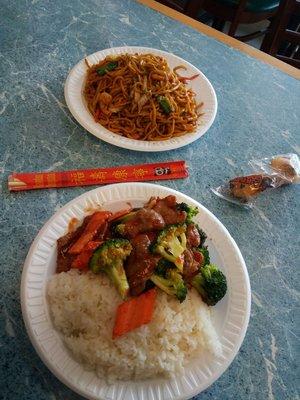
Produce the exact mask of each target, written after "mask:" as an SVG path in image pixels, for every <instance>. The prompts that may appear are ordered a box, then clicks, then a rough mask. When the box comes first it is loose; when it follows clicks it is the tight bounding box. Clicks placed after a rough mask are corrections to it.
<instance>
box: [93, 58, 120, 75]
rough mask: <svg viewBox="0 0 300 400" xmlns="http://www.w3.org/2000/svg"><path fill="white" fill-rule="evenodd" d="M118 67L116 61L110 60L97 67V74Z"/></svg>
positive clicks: (103, 73)
mask: <svg viewBox="0 0 300 400" xmlns="http://www.w3.org/2000/svg"><path fill="white" fill-rule="evenodd" d="M117 67H118V62H117V61H111V62H109V63H108V64H106V65H104V66H103V67H100V68H98V69H97V74H98V75H100V76H103V75H105V74H106V73H107V72H109V71H113V70H114V69H116V68H117Z"/></svg>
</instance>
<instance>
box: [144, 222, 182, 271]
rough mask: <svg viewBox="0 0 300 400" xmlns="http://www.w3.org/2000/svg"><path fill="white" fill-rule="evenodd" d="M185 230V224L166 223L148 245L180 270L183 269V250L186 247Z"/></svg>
mask: <svg viewBox="0 0 300 400" xmlns="http://www.w3.org/2000/svg"><path fill="white" fill-rule="evenodd" d="M185 231H186V225H185V224H178V225H168V226H167V227H166V228H165V229H163V230H162V231H161V232H160V234H159V235H158V237H157V239H156V241H155V242H154V243H153V244H152V245H151V246H150V251H152V252H153V253H157V254H160V255H161V256H162V257H163V258H165V259H166V260H168V261H170V262H171V263H173V264H175V266H176V267H177V268H178V269H179V271H180V272H182V271H183V262H184V255H183V252H184V251H185V249H186V236H185Z"/></svg>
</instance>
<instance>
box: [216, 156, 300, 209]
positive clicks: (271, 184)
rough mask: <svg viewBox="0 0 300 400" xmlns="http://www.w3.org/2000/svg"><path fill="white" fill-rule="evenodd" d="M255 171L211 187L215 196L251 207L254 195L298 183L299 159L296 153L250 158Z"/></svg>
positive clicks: (299, 180) (299, 176)
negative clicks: (258, 158) (257, 158)
mask: <svg viewBox="0 0 300 400" xmlns="http://www.w3.org/2000/svg"><path fill="white" fill-rule="evenodd" d="M249 165H250V166H251V167H252V169H253V170H254V171H255V173H253V174H251V175H246V176H238V177H236V178H233V179H230V180H229V181H228V182H226V183H225V184H224V185H221V186H219V187H217V188H214V189H212V191H213V193H215V194H216V195H217V196H219V197H221V198H222V199H225V200H227V201H230V202H231V203H234V204H238V205H242V206H244V207H252V206H253V204H254V202H255V199H256V197H257V196H258V195H259V194H260V193H262V192H264V191H265V190H268V189H276V188H278V187H280V186H283V185H290V184H299V183H300V161H299V157H298V155H297V154H280V155H277V156H273V157H270V158H263V159H261V160H251V161H250V162H249Z"/></svg>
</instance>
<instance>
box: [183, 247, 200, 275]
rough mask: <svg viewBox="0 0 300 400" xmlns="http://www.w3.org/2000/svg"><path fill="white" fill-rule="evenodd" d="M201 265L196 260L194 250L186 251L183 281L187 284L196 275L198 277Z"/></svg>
mask: <svg viewBox="0 0 300 400" xmlns="http://www.w3.org/2000/svg"><path fill="white" fill-rule="evenodd" d="M199 254H201V253H199ZM201 255H202V254H201ZM200 265H201V264H200V263H199V262H198V261H196V260H195V259H194V255H193V252H192V250H189V249H186V250H185V251H184V264H183V279H184V280H185V281H186V282H188V281H190V280H191V279H192V278H193V277H194V276H195V275H197V273H198V271H199V267H200Z"/></svg>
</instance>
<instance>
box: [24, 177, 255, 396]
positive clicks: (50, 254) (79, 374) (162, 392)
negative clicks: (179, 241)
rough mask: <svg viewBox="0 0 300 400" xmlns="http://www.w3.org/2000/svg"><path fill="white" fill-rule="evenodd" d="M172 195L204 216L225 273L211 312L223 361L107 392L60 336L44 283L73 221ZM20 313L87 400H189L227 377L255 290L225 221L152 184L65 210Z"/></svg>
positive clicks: (31, 256) (40, 249)
mask: <svg viewBox="0 0 300 400" xmlns="http://www.w3.org/2000/svg"><path fill="white" fill-rule="evenodd" d="M169 194H174V195H176V197H177V200H178V201H179V202H182V201H184V202H187V203H189V204H191V205H193V206H198V207H199V209H200V213H199V215H198V216H197V217H196V221H197V222H198V223H199V225H200V226H201V227H202V228H203V229H204V230H205V231H206V233H207V235H208V246H209V250H210V253H211V258H212V261H213V262H215V263H217V264H218V265H219V266H220V267H221V268H222V270H223V271H224V272H225V274H226V276H227V279H228V292H227V294H226V296H225V297H224V299H223V300H222V301H221V302H219V303H218V304H217V306H215V307H214V308H213V322H214V325H215V327H216V330H217V333H218V335H219V338H220V341H221V343H222V347H223V356H222V357H221V358H218V359H217V358H215V357H213V356H212V355H210V354H209V353H204V354H203V355H202V356H201V359H196V360H194V361H192V362H190V364H188V365H187V367H186V369H185V374H184V375H181V376H177V377H176V378H174V379H151V380H146V381H139V382H119V383H116V384H114V385H111V386H108V385H107V384H106V383H105V382H104V381H103V380H101V379H99V378H97V377H96V375H95V374H94V373H93V372H87V371H85V370H84V369H83V368H82V366H81V365H80V364H78V363H77V362H76V361H74V360H73V358H72V356H71V355H70V353H69V352H68V351H67V349H66V347H65V346H64V344H63V341H62V339H61V337H60V335H59V334H58V332H56V331H55V329H54V327H53V324H52V321H51V318H50V315H49V309H48V304H47V298H46V284H47V281H48V279H49V277H50V276H51V275H52V274H54V272H55V263H56V240H57V239H58V238H59V237H60V236H62V235H64V234H65V233H66V231H67V229H68V223H69V221H70V219H71V218H73V217H77V218H81V219H82V218H83V216H84V214H85V213H86V211H85V210H87V209H91V207H96V206H97V205H102V206H104V207H105V208H106V209H109V210H111V211H116V210H118V209H122V208H124V202H127V201H129V202H131V203H132V204H133V206H141V205H142V204H144V202H145V201H147V200H148V199H149V198H150V197H151V196H161V197H164V196H167V195H169ZM21 302H22V312H23V318H24V321H25V325H26V328H27V331H28V335H29V337H30V339H31V342H32V344H33V345H34V347H35V349H36V351H37V352H38V354H39V355H40V357H41V359H42V360H43V361H44V363H45V364H46V365H47V366H48V368H49V369H50V370H51V371H52V372H53V373H54V374H55V375H56V376H57V377H58V378H59V379H60V380H61V381H62V382H63V383H65V384H66V385H68V386H69V387H70V388H71V389H73V390H74V391H76V392H78V393H80V394H81V395H83V396H85V397H87V398H89V399H105V400H119V399H122V400H123V399H124V400H140V399H144V400H176V399H188V398H190V397H192V396H193V395H196V394H197V393H199V392H201V391H202V390H204V389H206V388H207V387H208V386H209V385H211V384H212V383H213V382H214V381H215V380H216V379H218V377H219V376H220V375H221V374H222V373H223V372H224V371H225V370H226V368H227V367H228V366H229V364H230V363H231V362H232V360H233V358H234V357H235V355H236V354H237V352H238V350H239V347H240V345H241V343H242V341H243V338H244V335H245V332H246V329H247V326H248V320H249V314H250V284H249V278H248V273H247V269H246V266H245V263H244V260H243V257H242V255H241V253H240V251H239V249H238V247H237V245H236V244H235V242H234V240H233V239H232V237H231V236H230V234H229V233H228V231H227V230H226V228H225V227H224V226H223V225H222V224H221V222H220V221H219V220H218V219H217V218H216V217H215V216H214V215H213V214H212V213H211V212H210V211H208V210H207V209H206V208H204V207H203V206H201V205H200V204H199V203H197V202H196V201H195V200H192V199H191V198H189V197H187V196H185V195H184V194H182V193H180V192H176V191H174V190H171V189H169V188H166V187H163V186H158V185H154V184H149V183H124V184H116V185H110V186H106V187H102V188H98V189H95V190H92V191H90V192H87V193H85V194H83V195H81V196H79V197H77V198H76V199H74V200H72V201H71V202H69V203H68V204H67V205H65V206H64V207H63V208H62V209H60V210H59V211H58V212H57V213H56V214H55V215H54V216H53V217H52V218H51V219H50V220H49V221H48V222H47V223H46V224H45V225H44V227H43V228H42V229H41V231H40V232H39V234H38V235H37V237H36V239H35V240H34V242H33V244H32V246H31V248H30V250H29V253H28V256H27V258H26V262H25V266H24V269H23V274H22V283H21Z"/></svg>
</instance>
